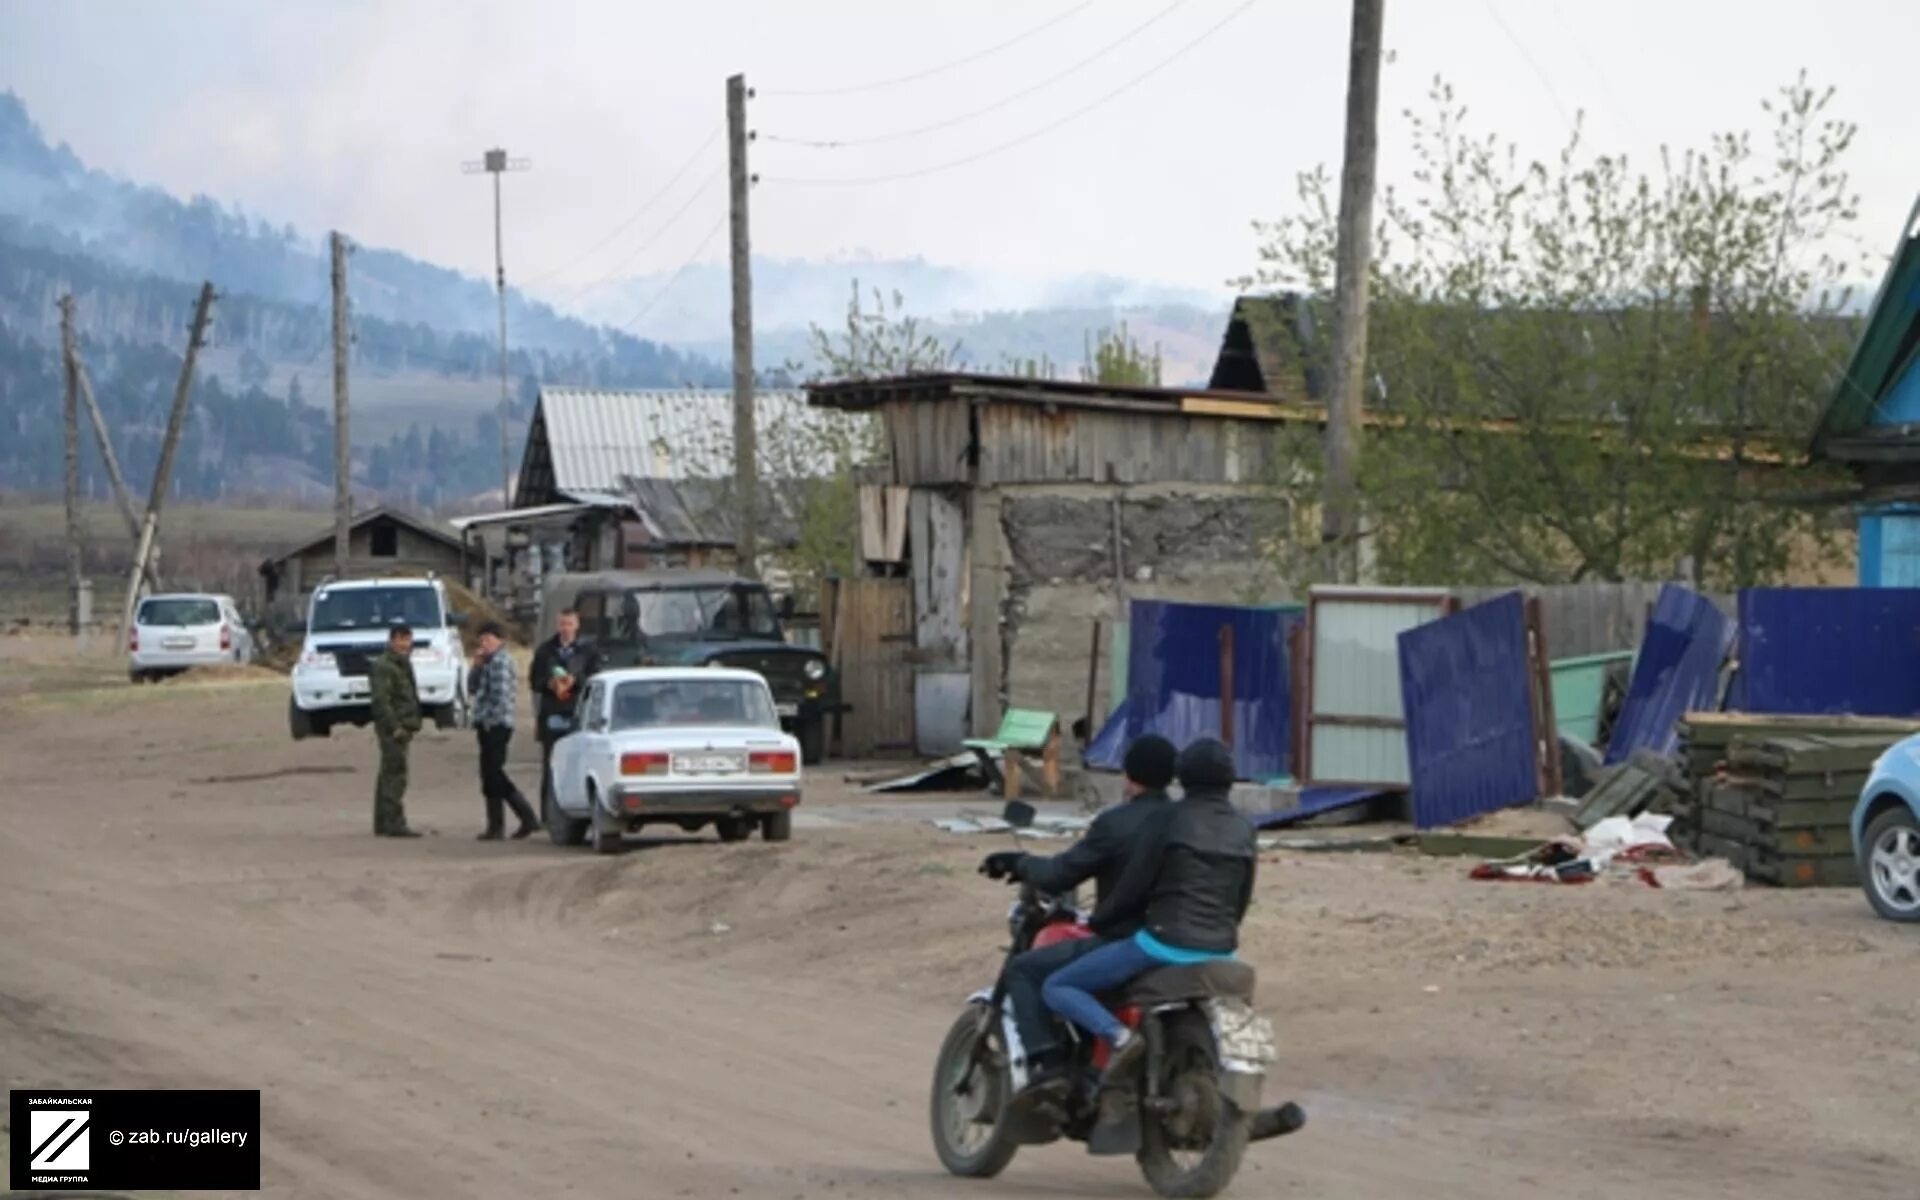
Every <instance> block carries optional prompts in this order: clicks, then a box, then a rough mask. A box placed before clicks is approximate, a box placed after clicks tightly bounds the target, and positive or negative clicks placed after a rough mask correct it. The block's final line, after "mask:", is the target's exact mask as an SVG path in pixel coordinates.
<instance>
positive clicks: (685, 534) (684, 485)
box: [623, 476, 799, 546]
mask: <svg viewBox="0 0 1920 1200" xmlns="http://www.w3.org/2000/svg"><path fill="white" fill-rule="evenodd" d="M623 482H624V484H625V487H624V494H625V502H626V503H628V504H630V505H631V506H632V507H633V511H634V512H635V514H637V515H638V516H639V518H640V521H641V523H642V524H643V525H645V526H646V527H647V532H648V534H649V535H650V536H651V537H652V538H653V540H654V541H655V542H656V543H657V544H659V545H663V546H731V545H733V538H734V530H733V505H732V503H731V502H730V500H729V493H730V492H731V490H732V482H733V481H732V480H731V479H725V480H716V479H680V480H673V479H638V478H634V477H631V476H629V477H628V478H627V479H625V480H624V481H623ZM797 499H798V498H797V497H796V496H795V495H794V489H793V487H792V486H791V485H788V486H781V485H778V484H776V485H774V486H771V487H766V488H762V489H760V503H761V505H762V508H761V512H760V526H761V527H760V537H761V538H762V539H763V540H764V541H767V542H770V543H771V544H773V545H776V546H791V545H792V544H793V543H794V542H795V540H796V539H797V537H798V531H799V521H798V519H797V518H796V517H795V515H794V512H793V508H794V505H795V503H796V502H797Z"/></svg>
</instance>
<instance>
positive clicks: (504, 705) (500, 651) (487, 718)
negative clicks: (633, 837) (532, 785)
mask: <svg viewBox="0 0 1920 1200" xmlns="http://www.w3.org/2000/svg"><path fill="white" fill-rule="evenodd" d="M479 640H480V648H479V650H477V651H476V652H475V653H474V656H473V665H472V666H471V667H470V668H468V670H467V694H468V695H470V696H472V697H473V729H474V733H475V734H477V735H478V737H479V739H480V794H481V795H482V796H483V797H485V798H486V802H487V827H486V829H484V830H482V831H481V833H480V840H481V841H483V842H497V841H499V840H500V839H501V838H502V837H503V836H505V834H506V814H505V812H504V811H503V809H504V808H511V809H513V815H514V816H516V817H518V818H519V819H520V827H519V828H518V829H515V830H514V831H513V836H514V838H515V839H519V838H523V837H526V836H527V835H528V834H530V833H532V832H533V831H534V830H536V829H538V828H539V827H540V823H539V821H538V819H537V818H535V817H534V815H533V809H532V807H531V806H530V805H528V804H527V798H526V797H525V796H522V795H521V794H520V789H519V788H518V787H515V786H514V783H513V780H512V779H511V778H510V777H509V776H508V775H507V747H508V745H510V744H511V743H512V741H513V710H514V706H515V701H516V700H518V698H519V695H518V694H519V691H520V681H519V680H518V679H517V678H515V677H514V673H513V656H512V655H510V654H508V653H507V651H506V640H507V639H506V631H505V630H503V629H501V628H500V625H499V623H498V622H496V621H489V622H487V623H486V624H485V625H482V626H481V627H480V639H479Z"/></svg>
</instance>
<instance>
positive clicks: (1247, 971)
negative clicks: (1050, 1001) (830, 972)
mask: <svg viewBox="0 0 1920 1200" xmlns="http://www.w3.org/2000/svg"><path fill="white" fill-rule="evenodd" d="M1033 816H1034V812H1033V808H1032V806H1030V805H1027V804H1023V803H1021V802H1019V801H1010V802H1008V804H1007V808H1006V811H1005V813H1004V814H1003V819H1004V820H1005V821H1006V823H1007V825H1008V827H1009V828H1010V829H1011V830H1012V831H1013V833H1014V837H1015V840H1016V841H1018V840H1019V830H1020V829H1022V828H1026V827H1028V826H1030V825H1031V824H1032V823H1033ZM1007 923H1008V928H1009V931H1010V932H1011V934H1012V939H1011V943H1010V944H1009V945H1008V947H1007V956H1006V959H1005V960H1004V961H1003V962H1002V963H1001V968H1000V976H999V978H998V980H997V981H996V982H995V984H994V986H993V987H991V988H989V989H985V990H982V991H979V992H976V993H974V994H973V995H972V996H970V997H969V998H968V1001H967V1007H966V1010H965V1011H964V1012H962V1013H961V1014H960V1017H959V1019H957V1020H956V1021H955V1022H954V1023H953V1026H952V1028H951V1029H950V1030H949V1031H948V1032H947V1036H946V1039H945V1040H944V1041H943V1042H942V1043H941V1045H940V1053H939V1057H938V1058H937V1059H936V1060H935V1063H934V1072H933V1099H932V1105H931V1123H932V1127H933V1145H934V1150H935V1152H936V1153H937V1154H938V1155H939V1156H940V1161H941V1163H942V1164H943V1165H944V1166H945V1167H946V1168H947V1170H948V1171H949V1172H951V1173H952V1174H954V1175H959V1176H964V1177H969V1178H975V1179H990V1178H992V1177H994V1176H996V1175H998V1174H1000V1172H1002V1171H1004V1170H1006V1168H1007V1165H1008V1164H1009V1163H1011V1162H1012V1161H1013V1157H1014V1155H1015V1153H1017V1152H1018V1150H1019V1149H1020V1147H1022V1146H1036V1145H1046V1144H1048V1143H1051V1142H1055V1141H1059V1140H1060V1139H1062V1138H1065V1139H1067V1140H1070V1141H1078V1142H1084V1143H1086V1144H1087V1148H1088V1150H1089V1152H1091V1153H1093V1154H1104V1155H1124V1154H1131V1155H1133V1156H1134V1158H1135V1161H1136V1162H1137V1163H1138V1164H1139V1167H1140V1171H1141V1174H1142V1175H1144V1176H1145V1177H1146V1180H1147V1183H1148V1185H1149V1186H1151V1187H1152V1188H1153V1190H1154V1191H1155V1192H1156V1193H1158V1194H1159V1195H1161V1196H1169V1197H1207V1196H1215V1195H1218V1194H1219V1193H1220V1191H1221V1190H1222V1189H1224V1188H1225V1187H1226V1186H1227V1185H1228V1184H1229V1183H1231V1182H1232V1180H1233V1176H1234V1173H1235V1172H1236V1171H1238V1170H1239V1167H1240V1158H1241V1155H1242V1154H1243V1153H1244V1152H1245V1150H1246V1148H1247V1145H1248V1144H1249V1143H1250V1142H1256V1141H1264V1140H1267V1139H1269V1138H1275V1137H1280V1136H1283V1135H1285V1134H1289V1133H1293V1132H1294V1131H1296V1130H1298V1129H1300V1128H1301V1127H1302V1126H1304V1125H1305V1124H1306V1114H1305V1113H1304V1112H1302V1111H1301V1109H1300V1107H1299V1106H1298V1105H1297V1104H1292V1103H1287V1104H1282V1105H1280V1106H1278V1107H1276V1108H1271V1109H1264V1110H1263V1109H1261V1108H1260V1090H1261V1086H1262V1083H1263V1082H1264V1080H1265V1076H1266V1068H1267V1064H1268V1063H1270V1062H1272V1061H1273V1059H1274V1057H1275V1052H1274V1041H1273V1029H1272V1026H1271V1025H1270V1024H1269V1023H1268V1021H1267V1019H1266V1018H1265V1017H1262V1016H1260V1015H1259V1014H1258V1013H1256V1012H1255V1011H1254V1010H1253V1005H1252V1000H1253V987H1254V972H1253V968H1252V967H1250V966H1248V965H1247V964H1245V963H1242V962H1239V961H1237V960H1233V959H1223V960H1219V961H1214V962H1206V963H1199V964H1195V965H1192V966H1169V967H1160V968H1156V969H1154V970H1152V971H1148V972H1146V973H1145V974H1143V975H1141V976H1139V977H1138V978H1136V979H1134V980H1132V981H1131V982H1130V983H1129V984H1127V986H1126V987H1125V988H1123V989H1122V990H1121V992H1120V993H1119V994H1117V995H1113V996H1108V997H1104V998H1103V999H1104V1000H1105V1001H1106V1003H1107V1004H1108V1006H1109V1008H1111V1009H1112V1011H1113V1013H1114V1015H1115V1016H1116V1017H1117V1018H1118V1019H1119V1020H1120V1022H1121V1023H1122V1024H1124V1025H1126V1026H1127V1027H1128V1028H1129V1029H1132V1030H1134V1031H1135V1032H1136V1033H1137V1034H1139V1035H1140V1036H1142V1037H1144V1038H1145V1039H1146V1042H1145V1045H1146V1053H1145V1054H1144V1055H1143V1056H1141V1058H1140V1059H1139V1060H1138V1062H1137V1064H1136V1065H1135V1066H1134V1067H1133V1068H1131V1069H1130V1070H1129V1071H1128V1072H1126V1073H1125V1075H1124V1076H1123V1077H1121V1078H1117V1079H1104V1078H1103V1075H1104V1072H1105V1070H1106V1067H1107V1062H1108V1059H1109V1058H1110V1056H1111V1054H1112V1047H1111V1046H1109V1045H1108V1044H1107V1043H1106V1042H1105V1041H1104V1040H1100V1039H1096V1038H1093V1037H1091V1036H1090V1035H1087V1034H1085V1033H1084V1032H1083V1031H1081V1030H1079V1029H1077V1028H1074V1027H1072V1026H1071V1024H1070V1023H1065V1022H1063V1025H1065V1026H1066V1031H1067V1036H1068V1041H1067V1042H1066V1043H1065V1044H1066V1045H1067V1047H1068V1051H1067V1055H1068V1060H1069V1068H1068V1070H1067V1071H1066V1073H1065V1078H1064V1080H1063V1081H1061V1082H1060V1083H1059V1084H1057V1085H1055V1086H1052V1087H1049V1088H1046V1089H1044V1090H1043V1091H1042V1093H1041V1094H1037V1095H1034V1094H1028V1095H1022V1093H1023V1091H1024V1089H1025V1088H1026V1084H1027V1078H1028V1076H1027V1063H1026V1060H1025V1057H1024V1054H1023V1053H1022V1050H1021V1046H1020V1034H1019V1030H1018V1028H1017V1027H1016V1026H1015V1024H1014V1020H1013V1009H1012V1005H1011V1004H1010V1003H1008V1001H1007V987H1006V977H1007V965H1008V964H1009V963H1011V962H1012V960H1013V959H1014V957H1015V956H1016V955H1019V954H1023V953H1025V952H1026V951H1028V950H1033V949H1039V948H1042V947H1045V946H1050V945H1054V944H1056V943H1059V942H1062V941H1065V940H1069V939H1078V938H1089V937H1092V936H1093V933H1092V931H1091V930H1089V929H1088V928H1087V926H1086V923H1085V919H1084V917H1083V915H1082V914H1081V913H1080V912H1079V910H1078V909H1077V908H1076V907H1075V905H1074V900H1073V897H1072V896H1053V895H1044V894H1042V893H1040V892H1039V891H1037V890H1036V889H1034V888H1033V887H1032V886H1031V885H1029V884H1021V885H1020V891H1019V897H1018V899H1016V900H1015V901H1014V904H1013V907H1012V910H1011V911H1010V912H1009V914H1008V918H1007Z"/></svg>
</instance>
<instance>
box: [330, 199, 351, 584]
mask: <svg viewBox="0 0 1920 1200" xmlns="http://www.w3.org/2000/svg"><path fill="white" fill-rule="evenodd" d="M329 241H330V243H331V245H332V248H333V576H334V578H335V579H345V578H346V577H347V559H348V553H347V551H348V547H349V543H350V542H351V540H352V538H353V456H352V454H351V452H350V451H351V447H352V443H350V442H349V441H348V440H347V239H346V238H345V237H343V236H342V235H341V234H340V233H339V232H338V231H337V230H336V231H335V232H334V234H333V236H332V237H331V238H330V239H329Z"/></svg>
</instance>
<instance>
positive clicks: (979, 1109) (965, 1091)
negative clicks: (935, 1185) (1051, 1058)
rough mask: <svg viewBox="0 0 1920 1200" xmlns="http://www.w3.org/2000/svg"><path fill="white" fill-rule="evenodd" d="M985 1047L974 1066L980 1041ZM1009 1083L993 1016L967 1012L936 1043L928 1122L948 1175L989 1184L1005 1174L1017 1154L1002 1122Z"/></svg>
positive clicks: (975, 1008)
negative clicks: (941, 1039)
mask: <svg viewBox="0 0 1920 1200" xmlns="http://www.w3.org/2000/svg"><path fill="white" fill-rule="evenodd" d="M983 1038H984V1039H987V1042H988V1044H987V1046H986V1047H984V1048H982V1050H983V1052H982V1053H981V1054H980V1055H979V1056H978V1059H979V1061H976V1055H975V1049H976V1047H978V1046H979V1043H980V1042H981V1039H983ZM1007 1092H1008V1079H1007V1068H1006V1051H1005V1048H1004V1047H1003V1046H1002V1045H1001V1044H1000V1036H999V1026H998V1022H996V1021H995V1020H994V1014H993V1010H992V1009H989V1008H987V1007H986V1006H985V1005H982V1004H972V1005H968V1006H967V1010H966V1011H965V1012H963V1013H961V1014H960V1018H959V1019H958V1020H956V1021H955V1022H954V1023H953V1028H951V1029H949V1030H948V1031H947V1036H946V1039H945V1040H944V1041H942V1042H941V1043H940V1056H939V1057H938V1058H936V1059H935V1060H934V1064H933V1098H932V1103H931V1104H930V1105H929V1110H930V1111H929V1114H928V1115H929V1118H930V1122H931V1125H932V1129H933V1149H934V1152H935V1153H936V1154H938V1155H939V1156H940V1162H941V1164H942V1165H943V1166H945V1167H946V1168H947V1170H948V1171H950V1172H951V1173H953V1174H955V1175H959V1176H963V1177H965V1178H968V1179H991V1178H993V1177H994V1176H995V1175H998V1174H999V1173H1000V1172H1002V1171H1004V1170H1006V1169H1007V1164H1008V1163H1010V1162H1012V1161H1013V1155H1014V1151H1016V1150H1018V1149H1019V1148H1020V1146H1019V1143H1018V1142H1016V1141H1015V1140H1014V1139H1013V1136H1012V1133H1011V1131H1010V1130H1009V1129H1008V1128H1007V1125H1006V1122H1005V1120H1004V1119H1003V1118H1004V1116H1005V1113H1006V1104H1007Z"/></svg>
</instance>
